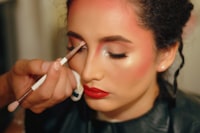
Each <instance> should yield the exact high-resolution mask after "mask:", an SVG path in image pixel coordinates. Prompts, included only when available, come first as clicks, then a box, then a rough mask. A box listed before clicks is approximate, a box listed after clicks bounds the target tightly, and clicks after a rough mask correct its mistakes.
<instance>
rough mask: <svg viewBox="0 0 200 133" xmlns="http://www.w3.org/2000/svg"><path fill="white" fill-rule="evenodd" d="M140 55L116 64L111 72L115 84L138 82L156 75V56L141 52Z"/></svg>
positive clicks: (137, 54)
mask: <svg viewBox="0 0 200 133" xmlns="http://www.w3.org/2000/svg"><path fill="white" fill-rule="evenodd" d="M140 53H141V54H140ZM140 53H134V54H133V55H130V56H129V57H128V59H126V60H125V61H123V62H121V63H119V64H116V65H115V67H113V68H112V70H110V71H111V72H112V75H113V77H114V78H115V80H116V81H115V82H121V83H123V84H124V83H129V82H136V81H139V80H143V79H145V78H146V77H149V76H151V73H154V56H153V54H152V52H149V51H140ZM119 75H120V76H119ZM123 77H124V78H123ZM152 78H153V77H152ZM122 80H123V81H122Z"/></svg>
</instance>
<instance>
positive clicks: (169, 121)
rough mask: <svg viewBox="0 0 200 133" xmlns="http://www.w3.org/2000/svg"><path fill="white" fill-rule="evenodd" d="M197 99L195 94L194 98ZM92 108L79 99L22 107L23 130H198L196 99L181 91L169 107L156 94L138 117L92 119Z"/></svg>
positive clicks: (66, 132)
mask: <svg viewBox="0 0 200 133" xmlns="http://www.w3.org/2000/svg"><path fill="white" fill-rule="evenodd" d="M198 99H199V98H198ZM94 116H95V112H94V111H92V110H91V109H89V108H88V107H87V105H86V103H85V102H84V100H83V99H82V100H81V101H79V102H77V103H74V102H72V101H70V100H67V101H65V102H63V103H62V104H59V105H57V106H55V107H53V108H51V109H48V110H46V111H45V112H44V113H42V114H39V115H38V114H34V113H32V112H31V111H28V110H27V111H26V121H25V124H26V125H25V126H26V132H27V133H200V103H199V101H198V100H194V99H191V98H190V97H188V96H187V95H185V94H184V93H182V92H180V91H179V92H178V94H177V102H176V106H175V107H173V108H171V107H170V106H169V101H168V100H166V98H163V97H159V98H158V99H157V100H156V102H155V105H154V107H153V108H152V109H151V110H150V111H149V112H147V113H146V114H145V115H143V116H142V117H139V118H137V119H132V120H128V121H125V122H117V123H110V122H105V121H100V120H97V119H95V117H94Z"/></svg>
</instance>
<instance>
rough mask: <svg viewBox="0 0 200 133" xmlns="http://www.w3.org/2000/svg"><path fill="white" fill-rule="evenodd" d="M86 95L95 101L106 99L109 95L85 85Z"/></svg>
mask: <svg viewBox="0 0 200 133" xmlns="http://www.w3.org/2000/svg"><path fill="white" fill-rule="evenodd" d="M84 93H85V94H86V95H87V96H89V97H91V98H94V99H101V98H104V97H106V96H107V95H108V94H109V93H107V92H105V91H102V90H99V89H97V88H90V87H88V86H86V85H84Z"/></svg>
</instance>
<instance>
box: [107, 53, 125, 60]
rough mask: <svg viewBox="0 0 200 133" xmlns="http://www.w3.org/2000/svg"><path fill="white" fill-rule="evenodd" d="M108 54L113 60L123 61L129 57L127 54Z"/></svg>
mask: <svg viewBox="0 0 200 133" xmlns="http://www.w3.org/2000/svg"><path fill="white" fill-rule="evenodd" d="M108 54H109V56H110V57H111V58H113V59H122V58H126V57H127V55H126V54H125V53H120V54H115V53H111V52H108Z"/></svg>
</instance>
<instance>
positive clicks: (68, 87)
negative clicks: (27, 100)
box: [30, 69, 75, 113]
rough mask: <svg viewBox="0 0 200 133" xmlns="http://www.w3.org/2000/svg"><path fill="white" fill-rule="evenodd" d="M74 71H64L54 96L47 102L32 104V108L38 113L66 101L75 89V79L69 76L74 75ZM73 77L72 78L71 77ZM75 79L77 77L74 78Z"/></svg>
mask: <svg viewBox="0 0 200 133" xmlns="http://www.w3.org/2000/svg"><path fill="white" fill-rule="evenodd" d="M73 76H74V75H73V74H72V71H71V70H69V69H67V71H66V74H64V73H63V71H62V76H60V80H59V82H58V84H57V86H56V89H55V90H54V93H53V95H52V97H51V98H50V99H49V100H48V101H45V102H41V103H40V104H35V105H33V106H31V108H30V109H31V110H32V111H33V112H36V113H40V112H42V111H43V110H44V109H46V108H49V107H51V106H53V105H55V104H58V103H60V102H62V101H64V100H65V99H66V98H68V97H70V96H71V95H72V92H73V89H74V86H75V85H74V83H75V81H73V82H71V81H70V78H69V77H73ZM71 79H72V78H71ZM74 80H75V79H74Z"/></svg>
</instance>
